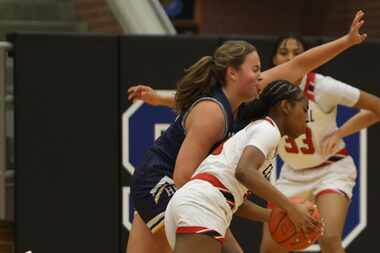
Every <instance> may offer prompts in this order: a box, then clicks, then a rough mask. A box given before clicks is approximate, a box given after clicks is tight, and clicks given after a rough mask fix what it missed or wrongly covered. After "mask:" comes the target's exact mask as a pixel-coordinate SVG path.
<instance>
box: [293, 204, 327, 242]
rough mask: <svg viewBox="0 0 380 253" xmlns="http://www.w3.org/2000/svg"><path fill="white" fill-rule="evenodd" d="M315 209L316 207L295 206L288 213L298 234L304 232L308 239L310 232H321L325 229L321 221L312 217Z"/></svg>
mask: <svg viewBox="0 0 380 253" xmlns="http://www.w3.org/2000/svg"><path fill="white" fill-rule="evenodd" d="M313 208H316V207H315V206H314V205H313V206H307V205H304V204H295V205H293V207H292V208H290V209H289V210H288V211H287V213H288V216H289V219H290V220H291V221H292V222H293V224H294V226H295V227H296V230H297V232H303V233H304V235H305V237H306V238H307V237H308V236H307V233H308V231H317V232H320V230H321V228H322V227H323V225H322V223H321V221H320V220H316V219H314V218H313V217H312V216H311V213H312V212H313Z"/></svg>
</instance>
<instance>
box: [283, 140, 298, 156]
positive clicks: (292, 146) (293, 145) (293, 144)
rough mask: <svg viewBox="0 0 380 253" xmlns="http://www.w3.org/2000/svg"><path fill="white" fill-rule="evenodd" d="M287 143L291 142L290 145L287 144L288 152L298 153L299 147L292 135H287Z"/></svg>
mask: <svg viewBox="0 0 380 253" xmlns="http://www.w3.org/2000/svg"><path fill="white" fill-rule="evenodd" d="M285 141H286V143H287V144H290V146H287V145H286V146H285V150H286V152H288V153H292V154H297V153H298V147H297V143H296V141H295V140H294V139H293V138H291V137H286V139H285Z"/></svg>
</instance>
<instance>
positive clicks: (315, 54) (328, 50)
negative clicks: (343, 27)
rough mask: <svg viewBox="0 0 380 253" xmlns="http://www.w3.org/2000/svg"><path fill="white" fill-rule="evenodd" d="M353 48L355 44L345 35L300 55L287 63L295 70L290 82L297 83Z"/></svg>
mask: <svg viewBox="0 0 380 253" xmlns="http://www.w3.org/2000/svg"><path fill="white" fill-rule="evenodd" d="M351 46H353V43H352V42H351V41H350V40H349V38H348V35H345V36H343V37H341V38H339V39H336V40H334V41H331V42H328V43H325V44H322V45H320V46H317V47H314V48H311V49H310V50H307V51H305V52H304V53H302V54H300V55H298V56H297V57H295V58H294V59H293V60H292V61H290V62H288V63H287V64H289V68H290V69H292V70H293V71H291V72H293V73H292V74H291V75H292V76H291V78H290V81H292V82H295V81H297V80H299V79H300V78H302V76H303V75H305V74H306V73H308V72H310V71H312V70H314V69H316V68H318V67H319V66H321V65H323V64H325V63H326V62H328V61H330V60H331V59H333V58H334V57H336V56H337V55H338V54H340V53H342V52H343V51H344V50H346V49H348V48H350V47H351Z"/></svg>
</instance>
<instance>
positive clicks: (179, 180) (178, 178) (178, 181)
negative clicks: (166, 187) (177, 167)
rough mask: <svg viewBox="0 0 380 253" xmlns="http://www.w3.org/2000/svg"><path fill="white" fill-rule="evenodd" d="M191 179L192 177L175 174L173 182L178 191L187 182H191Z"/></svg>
mask: <svg viewBox="0 0 380 253" xmlns="http://www.w3.org/2000/svg"><path fill="white" fill-rule="evenodd" d="M190 178H191V177H190V176H188V175H185V174H182V173H174V175H173V180H174V183H175V186H176V187H177V189H178V188H180V187H182V186H183V185H184V184H185V183H186V182H187V181H189V180H190Z"/></svg>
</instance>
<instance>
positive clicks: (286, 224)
mask: <svg viewBox="0 0 380 253" xmlns="http://www.w3.org/2000/svg"><path fill="white" fill-rule="evenodd" d="M291 201H292V202H293V203H296V204H301V203H305V204H306V205H313V204H312V203H311V202H310V201H305V200H304V199H302V198H291ZM272 209H273V210H272V214H271V217H270V220H269V223H268V225H269V231H270V233H271V235H272V238H273V240H274V241H275V242H277V243H278V244H279V245H281V246H282V247H284V248H286V249H288V250H301V249H305V248H307V247H309V246H310V245H312V244H313V243H314V242H315V241H316V240H318V238H319V237H320V233H319V232H314V231H310V232H308V237H309V238H306V237H305V235H304V233H303V232H298V233H297V232H296V229H295V226H294V224H293V222H292V221H291V220H290V219H289V217H288V216H287V214H286V212H285V211H284V210H283V209H281V208H278V207H275V206H272ZM311 215H312V216H313V217H314V218H316V219H320V213H319V210H318V209H317V208H315V209H314V211H313V213H312V214H311Z"/></svg>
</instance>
